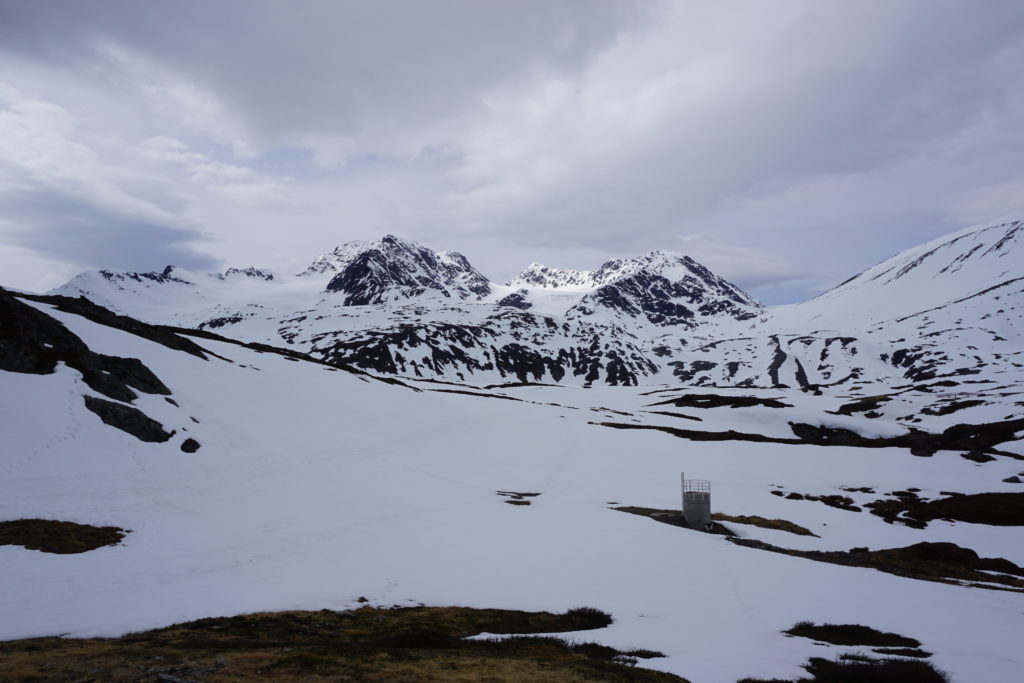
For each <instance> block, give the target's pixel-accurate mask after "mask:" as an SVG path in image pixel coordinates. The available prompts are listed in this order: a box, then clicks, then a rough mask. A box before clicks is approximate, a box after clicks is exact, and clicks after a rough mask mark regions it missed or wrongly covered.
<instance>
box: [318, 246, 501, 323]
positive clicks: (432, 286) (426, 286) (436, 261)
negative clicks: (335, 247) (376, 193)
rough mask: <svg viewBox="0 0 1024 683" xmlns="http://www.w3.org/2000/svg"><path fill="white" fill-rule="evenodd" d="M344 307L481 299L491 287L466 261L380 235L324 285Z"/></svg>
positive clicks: (460, 255) (461, 256) (450, 254)
mask: <svg viewBox="0 0 1024 683" xmlns="http://www.w3.org/2000/svg"><path fill="white" fill-rule="evenodd" d="M326 291H327V292H330V293H340V294H343V295H344V304H345V305H346V306H361V305H366V304H380V303H386V302H388V301H395V300H400V299H408V298H412V297H417V296H420V295H423V294H428V293H430V294H436V295H440V296H443V297H446V298H457V299H481V298H483V297H485V296H487V295H488V294H490V293H491V285H490V282H489V281H488V280H487V278H486V277H484V276H483V275H481V274H480V272H479V271H477V270H476V269H475V268H473V266H472V265H470V263H469V261H468V260H467V259H466V257H465V256H463V255H462V254H460V253H458V252H448V251H445V252H440V253H437V252H434V251H433V250H431V249H428V248H427V247H424V246H423V245H421V244H418V243H416V242H413V241H412V240H405V239H402V238H399V237H395V236H394V235H385V236H384V237H382V238H381V239H379V240H376V241H374V242H370V243H367V244H365V245H364V246H363V247H362V249H361V250H360V251H359V253H358V254H356V255H355V257H354V258H353V259H352V260H351V261H350V262H349V263H347V264H346V265H345V266H344V267H343V268H341V269H340V270H339V271H338V273H337V274H336V275H335V276H334V277H333V278H331V281H330V282H329V283H328V284H327V289H326Z"/></svg>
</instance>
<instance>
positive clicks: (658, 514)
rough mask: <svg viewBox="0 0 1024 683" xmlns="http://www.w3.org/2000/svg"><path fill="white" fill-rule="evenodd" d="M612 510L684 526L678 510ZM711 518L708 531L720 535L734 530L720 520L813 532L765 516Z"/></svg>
mask: <svg viewBox="0 0 1024 683" xmlns="http://www.w3.org/2000/svg"><path fill="white" fill-rule="evenodd" d="M612 509H613V510H618V511H619V512H628V513H629V514H631V515H640V516H641V517H650V518H651V519H653V520H654V521H656V522H663V523H664V524H671V525H673V526H679V527H685V528H687V529H688V528H689V527H687V526H686V519H685V518H684V517H683V513H682V512H680V511H679V510H658V509H656V508H645V507H636V506H631V505H623V506H619V507H613V508H612ZM711 519H712V520H713V521H712V523H711V529H710V530H709V531H710V533H713V534H720V535H722V536H735V535H736V534H735V532H734V531H733V530H732V529H730V528H729V527H727V526H725V525H724V524H722V523H721V522H732V523H734V524H749V525H750V526H756V527H761V528H762V529H776V530H778V531H788V532H789V533H791V534H797V535H798V536H814V537H815V538H817V534H815V533H814V532H813V531H811V530H810V529H807V528H804V527H802V526H800V525H799V524H794V523H793V522H789V521H786V520H784V519H767V518H765V517H758V516H757V515H726V514H722V513H721V512H715V513H713V514H712V515H711Z"/></svg>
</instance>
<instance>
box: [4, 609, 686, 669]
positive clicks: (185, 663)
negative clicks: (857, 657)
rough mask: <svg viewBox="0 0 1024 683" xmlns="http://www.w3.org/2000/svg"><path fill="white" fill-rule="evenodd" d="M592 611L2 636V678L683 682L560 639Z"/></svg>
mask: <svg viewBox="0 0 1024 683" xmlns="http://www.w3.org/2000/svg"><path fill="white" fill-rule="evenodd" d="M610 622H611V617H610V616H609V615H607V614H606V613H604V612H601V611H600V610H596V609H593V608H579V609H576V610H569V612H567V613H565V614H551V613H548V612H535V613H531V612H518V611H511V610H488V609H470V608H464V607H410V608H396V609H381V608H372V607H363V608H361V609H357V610H348V611H344V612H335V611H331V610H322V611H320V612H277V613H265V614H249V615H243V616H237V617H225V618H214V619H200V620H198V621H193V622H189V623H185V624H178V625H175V626H170V627H167V628H162V629H156V630H153V631H147V632H145V633H135V634H130V635H127V636H124V637H122V638H115V639H88V640H79V639H63V638H34V639H30V640H20V641H9V642H3V643H0V679H2V680H46V681H58V682H60V681H81V680H86V679H87V680H96V681H100V680H102V681H147V682H149V681H152V682H154V683H157V682H160V681H164V682H167V681H171V682H176V681H203V682H204V683H221V682H227V681H240V680H275V681H299V680H301V681H318V680H334V681H337V680H351V681H371V682H373V681H388V682H392V681H395V682H412V681H456V682H459V681H464V682H467V683H468V682H469V681H483V680H501V681H537V682H540V681H551V682H553V681H570V682H573V681H684V679H682V678H679V677H677V676H674V675H671V674H666V673H662V672H657V671H651V670H648V669H642V668H637V667H636V666H635V664H636V662H637V660H638V659H639V658H647V657H657V656H663V655H662V654H661V653H658V652H652V651H648V650H631V651H626V652H622V651H619V650H616V649H614V648H610V647H607V646H604V645H599V644H596V643H574V642H568V641H565V640H562V639H559V638H554V637H550V636H535V637H529V636H527V637H516V638H505V639H488V640H464V638H465V637H466V636H470V635H474V634H477V633H481V632H490V633H507V634H529V633H553V632H559V631H578V630H585V629H593V628H602V627H604V626H606V625H608V624H609V623H610Z"/></svg>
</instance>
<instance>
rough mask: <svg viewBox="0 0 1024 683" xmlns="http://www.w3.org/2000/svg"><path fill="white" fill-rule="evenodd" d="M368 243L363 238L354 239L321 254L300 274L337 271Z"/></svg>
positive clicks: (320, 273)
mask: <svg viewBox="0 0 1024 683" xmlns="http://www.w3.org/2000/svg"><path fill="white" fill-rule="evenodd" d="M368 244H369V242H364V241H363V240H353V241H351V242H346V243H345V244H342V245H340V246H337V247H335V248H334V249H333V250H331V251H329V252H327V253H326V254H320V255H319V256H317V257H316V258H315V259H313V262H312V263H310V264H309V267H308V268H306V269H305V270H304V271H302V272H301V273H299V275H322V274H323V273H336V272H338V271H339V270H341V269H343V268H344V267H345V266H347V265H348V264H349V263H351V262H352V259H354V258H355V257H356V256H358V255H359V254H361V253H362V252H363V251H364V250H365V249H366V248H367V245H368Z"/></svg>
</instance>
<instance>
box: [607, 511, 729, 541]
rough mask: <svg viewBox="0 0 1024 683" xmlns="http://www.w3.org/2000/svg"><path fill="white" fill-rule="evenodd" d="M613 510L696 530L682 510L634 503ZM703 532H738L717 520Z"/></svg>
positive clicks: (723, 534)
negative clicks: (687, 521) (659, 508)
mask: <svg viewBox="0 0 1024 683" xmlns="http://www.w3.org/2000/svg"><path fill="white" fill-rule="evenodd" d="M612 510H618V511H619V512H628V513H629V514H631V515H639V516H641V517H650V518H651V519H653V520H654V521H655V522H661V523H662V524H671V525H672V526H677V527H681V528H683V529H686V530H688V531H695V530H694V529H690V527H688V526H687V525H686V518H685V517H683V513H682V511H680V510H658V509H656V508H645V507H637V506H634V505H620V506H618V507H613V508H612ZM712 518H715V515H712ZM701 533H709V534H718V535H720V536H735V535H736V533H735V532H734V531H733V530H732V529H730V528H729V527H727V526H725V525H724V524H721V523H719V522H715V521H712V522H711V528H710V529H708V530H707V531H706V532H701Z"/></svg>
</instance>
